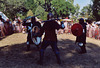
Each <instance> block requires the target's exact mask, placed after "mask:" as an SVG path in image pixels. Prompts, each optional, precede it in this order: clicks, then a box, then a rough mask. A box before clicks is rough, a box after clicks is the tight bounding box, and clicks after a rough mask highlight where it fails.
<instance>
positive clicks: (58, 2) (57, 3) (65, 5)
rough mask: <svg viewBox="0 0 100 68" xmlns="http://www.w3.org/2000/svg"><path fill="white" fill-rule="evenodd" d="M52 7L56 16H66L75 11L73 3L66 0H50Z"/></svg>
mask: <svg viewBox="0 0 100 68" xmlns="http://www.w3.org/2000/svg"><path fill="white" fill-rule="evenodd" d="M52 7H54V8H55V10H56V14H57V15H58V16H62V17H68V16H69V15H70V13H72V14H74V13H75V7H74V5H73V4H71V3H69V2H68V1H66V0H52Z"/></svg>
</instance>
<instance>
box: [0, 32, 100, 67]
mask: <svg viewBox="0 0 100 68" xmlns="http://www.w3.org/2000/svg"><path fill="white" fill-rule="evenodd" d="M26 36H27V35H26V34H22V33H16V34H13V35H10V36H8V37H6V38H4V39H2V40H0V68H100V40H95V39H92V38H87V44H86V49H87V53H86V54H78V53H77V52H76V51H75V49H76V47H77V46H76V45H75V44H74V42H75V36H73V35H71V34H61V35H58V47H59V51H60V56H61V60H62V65H61V66H60V65H58V64H57V63H56V57H55V55H54V53H53V51H52V49H51V47H48V48H47V49H46V51H45V56H44V65H43V66H41V65H38V64H37V61H38V59H39V52H38V50H37V48H36V47H35V46H34V45H31V50H30V51H29V52H27V51H26Z"/></svg>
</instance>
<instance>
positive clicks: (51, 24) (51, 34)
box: [41, 21, 61, 41]
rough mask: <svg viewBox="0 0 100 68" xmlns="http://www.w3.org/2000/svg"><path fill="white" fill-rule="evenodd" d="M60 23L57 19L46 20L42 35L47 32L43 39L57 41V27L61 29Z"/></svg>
mask: <svg viewBox="0 0 100 68" xmlns="http://www.w3.org/2000/svg"><path fill="white" fill-rule="evenodd" d="M60 27H61V26H60V25H59V24H58V23H57V22H56V21H48V22H45V23H44V25H43V27H42V29H41V35H42V34H43V33H44V32H45V36H44V39H43V40H49V41H57V35H56V31H55V30H56V29H57V30H58V29H60Z"/></svg>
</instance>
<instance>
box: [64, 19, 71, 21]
mask: <svg viewBox="0 0 100 68" xmlns="http://www.w3.org/2000/svg"><path fill="white" fill-rule="evenodd" d="M63 21H71V20H70V19H63Z"/></svg>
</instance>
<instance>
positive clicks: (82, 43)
mask: <svg viewBox="0 0 100 68" xmlns="http://www.w3.org/2000/svg"><path fill="white" fill-rule="evenodd" d="M79 24H81V25H82V27H83V33H82V35H81V36H77V37H76V42H75V43H77V42H78V45H79V47H80V48H81V51H80V52H79V53H80V54H83V53H86V47H85V44H86V25H87V24H86V23H85V22H84V19H83V18H80V19H79Z"/></svg>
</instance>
